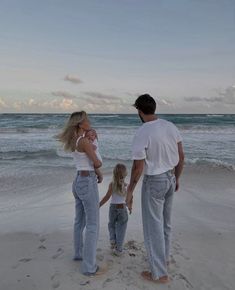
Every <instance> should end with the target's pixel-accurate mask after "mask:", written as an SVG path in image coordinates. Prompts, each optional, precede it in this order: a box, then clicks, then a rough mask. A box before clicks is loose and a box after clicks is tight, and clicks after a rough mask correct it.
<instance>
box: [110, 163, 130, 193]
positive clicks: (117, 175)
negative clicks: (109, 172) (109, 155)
mask: <svg viewBox="0 0 235 290" xmlns="http://www.w3.org/2000/svg"><path fill="white" fill-rule="evenodd" d="M126 176H127V169H126V166H125V165H124V164H121V163H119V164H117V165H116V166H115V167H114V169H113V182H112V189H113V191H114V192H115V193H117V194H119V195H121V196H125V195H126V193H127V192H126V188H125V183H124V179H125V177H126Z"/></svg>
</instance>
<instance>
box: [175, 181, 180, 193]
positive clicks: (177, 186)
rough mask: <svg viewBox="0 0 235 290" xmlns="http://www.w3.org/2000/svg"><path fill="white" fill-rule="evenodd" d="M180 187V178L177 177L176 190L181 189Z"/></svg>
mask: <svg viewBox="0 0 235 290" xmlns="http://www.w3.org/2000/svg"><path fill="white" fill-rule="evenodd" d="M179 187H180V184H179V180H177V179H176V183H175V191H178V190H179Z"/></svg>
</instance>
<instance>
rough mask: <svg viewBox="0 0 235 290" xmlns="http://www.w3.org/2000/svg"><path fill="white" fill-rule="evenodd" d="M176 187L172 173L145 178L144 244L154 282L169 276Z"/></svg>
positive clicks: (143, 205) (143, 194)
mask: <svg viewBox="0 0 235 290" xmlns="http://www.w3.org/2000/svg"><path fill="white" fill-rule="evenodd" d="M175 185H176V182H175V176H174V175H173V174H172V173H171V172H169V171H168V172H166V173H162V174H159V175H145V176H144V179H143V184H142V197H141V198H142V219H143V232H144V242H145V247H146V251H147V255H148V261H149V264H150V269H151V273H152V277H153V278H154V279H158V278H159V277H161V276H165V275H167V267H166V262H167V261H168V260H169V251H170V233H171V209H172V202H173V193H174V191H175Z"/></svg>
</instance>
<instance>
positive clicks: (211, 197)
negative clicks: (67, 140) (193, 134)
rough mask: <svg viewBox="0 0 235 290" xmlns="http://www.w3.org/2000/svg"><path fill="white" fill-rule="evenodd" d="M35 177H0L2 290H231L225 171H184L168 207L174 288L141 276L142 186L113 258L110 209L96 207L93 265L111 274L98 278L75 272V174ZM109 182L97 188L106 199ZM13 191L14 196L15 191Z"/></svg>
mask: <svg viewBox="0 0 235 290" xmlns="http://www.w3.org/2000/svg"><path fill="white" fill-rule="evenodd" d="M40 172H41V173H40V175H39V174H37V173H36V172H35V171H34V172H33V173H32V172H31V175H30V172H29V173H28V174H29V178H26V177H25V178H23V176H25V172H24V173H22V174H23V176H20V174H19V176H18V178H15V179H14V183H13V182H12V178H10V177H6V176H2V177H1V179H2V180H1V181H3V179H4V183H3V182H1V184H2V185H3V186H2V188H1V196H2V202H1V213H0V216H1V219H0V256H1V260H0V268H1V272H0V289H3V290H10V289H14V290H21V289H22V290H23V289H24V290H27V289H29V290H32V289H70V290H73V289H88V290H92V289H111V288H112V289H156V288H157V289H179V290H182V289H218V290H221V289H234V283H235V280H234V271H235V254H234V243H235V225H234V221H235V211H234V209H235V196H234V188H235V179H234V172H233V171H229V170H227V169H223V168H211V169H210V170H208V167H207V169H206V168H202V167H200V168H196V167H194V168H190V167H187V168H186V169H185V171H184V174H183V176H182V180H181V188H180V191H179V192H177V193H175V200H174V209H173V218H172V220H173V237H172V255H171V264H170V267H169V274H170V277H171V282H170V283H169V284H167V285H155V284H152V283H151V282H146V281H144V280H142V278H141V277H140V272H141V271H142V270H144V269H148V263H147V260H146V253H145V248H144V244H143V234H142V223H141V210H140V185H141V183H139V185H138V187H137V189H136V191H135V198H134V207H133V213H132V215H130V216H129V223H128V230H127V235H126V245H125V254H124V256H122V257H114V256H112V254H111V252H110V249H109V241H108V230H107V223H108V204H106V205H104V206H103V207H102V208H101V214H100V220H101V228H100V237H99V242H98V249H97V261H98V263H99V264H101V265H102V264H103V265H107V267H108V271H107V273H106V274H104V275H103V276H100V277H99V278H97V277H96V278H89V277H85V276H83V275H81V274H80V272H79V265H80V262H74V261H73V260H72V257H73V240H72V235H73V217H74V201H73V196H72V194H71V190H70V187H71V181H72V179H73V176H74V170H72V169H71V170H68V169H67V170H64V169H63V168H57V169H56V172H55V173H54V174H52V173H50V174H49V173H48V172H47V169H46V168H45V170H44V171H43V173H42V171H40ZM110 179H111V176H110V174H109V173H105V176H104V181H103V183H102V184H101V185H100V186H99V190H100V197H102V196H103V195H104V194H105V193H106V189H107V184H108V182H109V181H110ZM13 189H15V190H13Z"/></svg>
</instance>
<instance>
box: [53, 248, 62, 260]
mask: <svg viewBox="0 0 235 290" xmlns="http://www.w3.org/2000/svg"><path fill="white" fill-rule="evenodd" d="M63 253H64V250H63V249H62V248H59V249H58V250H57V253H56V254H55V255H53V256H52V259H57V258H58V257H59V256H61V255H62V254H63Z"/></svg>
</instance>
